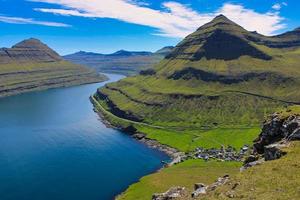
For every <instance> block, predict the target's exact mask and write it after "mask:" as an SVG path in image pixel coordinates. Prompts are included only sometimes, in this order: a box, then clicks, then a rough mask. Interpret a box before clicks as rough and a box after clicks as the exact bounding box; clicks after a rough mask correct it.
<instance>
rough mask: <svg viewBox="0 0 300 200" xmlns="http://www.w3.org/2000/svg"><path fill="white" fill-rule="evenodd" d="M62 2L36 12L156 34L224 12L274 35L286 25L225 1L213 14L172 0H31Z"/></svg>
mask: <svg viewBox="0 0 300 200" xmlns="http://www.w3.org/2000/svg"><path fill="white" fill-rule="evenodd" d="M29 1H32V2H43V3H49V4H54V5H60V6H61V8H59V9H56V8H55V9H54V8H35V10H36V11H40V12H45V13H53V14H59V15H64V16H78V17H87V18H111V19H116V20H120V21H124V22H127V23H132V24H139V25H143V26H149V27H153V28H155V29H157V32H156V33H154V34H156V35H163V36H167V37H179V38H182V37H185V36H186V35H188V34H189V33H191V32H193V31H195V30H196V29H197V28H198V27H199V26H201V25H203V24H205V23H207V22H209V21H210V20H212V19H213V18H214V17H215V16H217V15H219V14H224V15H226V16H227V17H228V18H230V19H231V20H233V21H234V22H236V23H239V24H240V25H242V26H243V27H245V28H246V29H248V30H249V31H257V32H260V33H262V34H266V35H272V34H275V33H276V32H277V31H278V30H280V29H282V28H284V27H285V24H283V20H284V19H283V17H281V16H280V13H279V12H278V11H268V12H265V13H259V12H256V11H254V10H251V9H248V8H245V7H244V6H243V5H238V4H232V3H225V4H223V5H222V6H221V7H220V8H218V9H217V10H215V11H213V12H210V13H201V12H199V11H196V10H194V9H192V8H191V7H189V6H187V5H184V4H181V3H178V2H174V1H170V2H164V3H162V5H161V9H154V8H150V7H149V5H148V4H147V3H145V2H142V1H137V0H136V1H132V0H130V1H129V0H109V1H107V0H98V1H96V0H29Z"/></svg>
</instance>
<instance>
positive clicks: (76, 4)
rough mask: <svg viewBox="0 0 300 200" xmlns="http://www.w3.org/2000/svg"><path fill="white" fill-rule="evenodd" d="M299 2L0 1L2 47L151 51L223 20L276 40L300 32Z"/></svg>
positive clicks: (68, 50) (249, 0) (201, 0)
mask: <svg viewBox="0 0 300 200" xmlns="http://www.w3.org/2000/svg"><path fill="white" fill-rule="evenodd" d="M299 9H300V2H299V0H283V1H272V0H231V1H223V0H170V1H168V0H155V1H150V0H0V30H1V31H0V38H1V39H0V46H1V47H10V46H11V45H13V44H14V43H16V42H18V41H21V40H23V39H26V38H30V37H35V38H38V39H41V40H42V41H43V42H45V43H47V44H48V45H49V46H50V47H52V48H54V49H55V50H56V51H58V52H59V53H60V54H62V55H64V54H68V53H73V52H76V51H79V50H84V51H93V52H101V53H111V52H114V51H117V50H119V49H126V50H145V51H155V50H157V49H159V48H161V47H163V46H168V45H176V44H177V43H178V42H179V41H180V40H181V39H182V38H183V37H185V36H186V35H188V34H189V33H191V32H193V31H194V30H196V29H197V28H198V27H199V26H201V25H203V24H204V23H206V22H208V21H210V20H211V19H213V18H214V17H215V16H216V15H218V14H224V15H226V16H227V17H228V18H230V19H231V20H233V21H235V22H237V23H239V24H241V25H242V26H244V27H245V28H246V29H247V30H250V31H254V30H256V31H258V32H260V33H263V34H266V35H274V34H278V33H282V32H285V31H287V30H292V29H294V28H296V27H299V26H300V12H299Z"/></svg>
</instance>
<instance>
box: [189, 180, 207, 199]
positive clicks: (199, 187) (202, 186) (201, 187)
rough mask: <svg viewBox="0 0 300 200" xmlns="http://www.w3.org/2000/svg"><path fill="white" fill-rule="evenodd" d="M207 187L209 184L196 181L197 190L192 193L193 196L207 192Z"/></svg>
mask: <svg viewBox="0 0 300 200" xmlns="http://www.w3.org/2000/svg"><path fill="white" fill-rule="evenodd" d="M207 188H208V186H206V185H205V184H203V183H196V184H195V186H194V189H195V191H194V192H193V193H192V197H193V198H195V197H198V196H200V195H204V194H206V190H207Z"/></svg>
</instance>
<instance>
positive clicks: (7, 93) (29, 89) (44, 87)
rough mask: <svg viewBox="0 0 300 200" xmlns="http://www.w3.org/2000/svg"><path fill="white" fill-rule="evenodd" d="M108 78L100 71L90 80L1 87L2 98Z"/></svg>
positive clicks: (100, 81) (97, 81) (90, 82)
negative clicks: (12, 87) (2, 88)
mask: <svg viewBox="0 0 300 200" xmlns="http://www.w3.org/2000/svg"><path fill="white" fill-rule="evenodd" d="M108 80H109V78H108V77H107V76H106V75H104V74H102V73H100V74H98V77H95V78H93V80H89V81H85V80H78V81H77V80H75V81H73V82H54V83H52V84H48V85H40V86H39V85H29V86H27V87H20V88H15V89H7V90H1V89H0V98H4V97H10V96H15V95H19V94H24V93H28V92H38V91H44V90H49V89H57V88H67V87H74V86H80V85H87V84H93V83H102V82H105V81H108Z"/></svg>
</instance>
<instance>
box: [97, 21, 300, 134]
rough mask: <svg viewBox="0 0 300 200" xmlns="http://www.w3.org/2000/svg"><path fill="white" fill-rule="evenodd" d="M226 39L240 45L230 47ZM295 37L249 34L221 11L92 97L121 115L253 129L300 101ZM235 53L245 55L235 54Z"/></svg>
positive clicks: (169, 124) (183, 125) (188, 125)
mask: <svg viewBox="0 0 300 200" xmlns="http://www.w3.org/2000/svg"><path fill="white" fill-rule="evenodd" d="M219 32H221V33H222V34H221V35H215V34H216V33H219ZM290 34H292V33H290ZM295 34H296V35H297V34H298V32H296V33H295ZM224 35H225V36H224ZM292 35H293V34H292ZM227 37H229V38H231V41H230V40H229V43H230V45H231V46H234V45H237V47H236V48H237V49H230V51H229V50H226V48H227V47H228V45H227V44H224V43H223V41H224V38H225V39H226V38H227ZM253 38H254V39H253ZM282 38H284V39H282ZM294 40H295V38H294V37H291V41H294ZM291 41H290V42H291ZM290 42H289V40H288V38H287V37H286V36H285V35H284V34H283V35H280V36H277V37H275V36H274V37H266V36H262V35H259V34H257V33H250V32H248V31H246V30H245V29H243V28H242V27H240V26H238V25H237V24H234V23H233V22H231V21H230V20H228V19H227V18H225V17H224V16H219V17H217V18H216V19H215V20H213V21H212V22H210V23H208V24H206V25H204V26H203V27H201V28H199V29H198V30H197V31H196V32H195V33H193V34H191V35H190V36H188V37H187V38H185V39H184V40H183V41H182V42H181V43H179V44H178V45H177V46H176V47H175V49H174V50H173V51H172V52H171V53H170V54H169V55H168V56H167V57H166V59H164V60H163V61H161V62H160V63H159V64H158V65H157V66H156V68H155V70H154V71H153V72H152V73H151V74H150V75H139V76H135V77H129V78H126V79H124V80H122V81H119V82H117V83H112V84H109V85H107V86H105V87H104V88H102V89H100V90H98V92H97V94H96V95H95V97H96V98H97V99H98V101H99V103H100V104H101V105H102V106H103V107H104V108H106V109H107V110H108V111H109V112H111V113H113V114H114V115H116V116H119V117H121V118H125V119H130V120H133V121H139V122H143V123H147V124H152V125H156V126H162V127H164V128H166V129H170V130H172V129H174V128H176V129H177V130H178V129H180V130H181V131H182V132H184V133H188V132H189V131H190V130H196V131H197V132H198V133H200V132H202V130H207V129H212V130H214V129H218V128H220V129H222V128H231V129H239V128H256V127H258V126H259V125H260V122H261V121H262V120H263V119H264V117H265V116H266V115H268V114H270V113H273V112H274V111H275V110H278V109H280V108H282V107H285V106H288V105H291V104H299V103H300V92H299V90H298V88H299V86H300V65H299V63H300V47H298V46H295V45H294V43H292V44H291V45H290V46H286V45H287V44H289V43H290ZM295 44H296V42H295ZM210 46H219V47H220V48H219V49H218V48H216V49H213V51H212V50H211V49H209V48H211V47H210ZM222 48H224V49H222ZM236 51H238V52H239V53H241V52H242V53H243V54H242V55H238V57H234V56H236V55H235V53H236ZM228 52H231V53H232V55H228ZM258 52H259V53H258ZM262 55H265V57H261V56H262ZM214 56H215V58H214Z"/></svg>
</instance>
